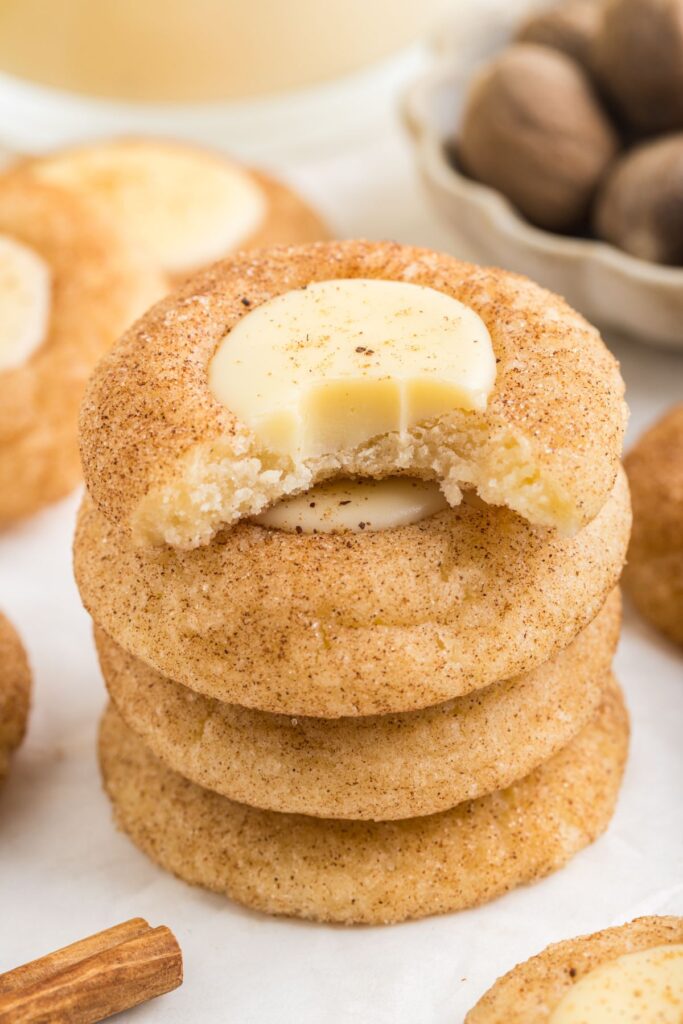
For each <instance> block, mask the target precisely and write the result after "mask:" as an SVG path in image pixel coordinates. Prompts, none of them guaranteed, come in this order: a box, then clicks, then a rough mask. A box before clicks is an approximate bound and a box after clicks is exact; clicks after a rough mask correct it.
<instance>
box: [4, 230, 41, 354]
mask: <svg viewBox="0 0 683 1024" xmlns="http://www.w3.org/2000/svg"><path fill="white" fill-rule="evenodd" d="M50 292H51V281H50V269H49V267H48V265H47V264H46V263H45V261H44V260H43V259H41V257H40V256H39V255H38V254H37V253H36V252H34V251H33V249H30V248H28V246H25V245H22V243H21V242H18V241H16V239H13V238H10V237H9V236H7V235H0V371H2V370H12V369H15V368H16V367H18V366H21V365H22V364H23V363H25V362H26V360H27V359H29V358H30V356H31V355H32V354H33V353H34V352H35V351H36V349H38V348H39V347H40V346H41V345H42V343H43V341H44V340H45V336H46V334H47V329H48V324H49V319H50V298H51V296H50Z"/></svg>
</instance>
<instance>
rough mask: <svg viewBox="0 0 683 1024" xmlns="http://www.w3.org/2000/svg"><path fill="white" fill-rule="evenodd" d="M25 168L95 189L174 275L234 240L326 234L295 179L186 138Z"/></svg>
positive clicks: (92, 193)
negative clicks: (292, 183) (289, 182)
mask: <svg viewBox="0 0 683 1024" xmlns="http://www.w3.org/2000/svg"><path fill="white" fill-rule="evenodd" d="M22 172H23V173H29V174H30V175H31V176H33V177H35V178H38V180H40V181H46V182H49V183H51V184H55V185H59V186H61V187H66V188H69V189H71V190H73V191H76V192H78V193H79V194H81V195H84V196H86V197H87V198H89V199H90V200H91V201H93V202H94V203H95V204H96V205H97V206H98V207H99V208H100V210H101V212H102V213H103V214H104V215H108V216H110V217H112V216H113V218H114V219H115V220H116V222H117V223H118V224H119V226H120V227H121V229H122V230H124V231H125V232H126V233H127V235H128V236H129V238H130V239H131V240H132V241H133V242H134V243H135V245H136V246H137V247H138V248H139V249H140V250H142V251H143V252H145V253H147V254H148V256H149V257H150V259H152V260H154V261H155V263H156V264H157V266H159V267H160V268H161V269H162V270H163V271H164V272H165V273H166V274H168V275H169V277H170V278H171V279H172V280H178V279H181V280H182V279H183V278H185V277H187V275H188V274H189V273H191V272H193V271H195V270H197V269H199V268H200V267H202V266H206V265H208V264H210V263H213V262H214V261H215V260H218V259H222V258H223V257H224V256H227V255H228V253H230V252H233V251H234V250H237V249H254V248H261V247H265V246H271V245H279V244H283V243H285V244H290V245H293V244H296V243H302V242H315V241H320V240H321V239H323V238H327V237H328V234H329V233H328V231H327V229H326V227H325V225H324V224H323V222H322V221H321V219H320V217H319V216H318V215H317V214H316V213H315V212H314V211H313V210H312V209H311V207H310V206H308V204H307V203H305V202H304V201H303V199H301V198H300V197H299V196H298V195H297V194H296V193H295V192H293V191H292V189H290V188H287V186H285V185H283V184H282V183H281V182H279V181H276V180H275V179H274V178H271V177H270V176H269V175H267V174H263V173H262V172H260V171H253V170H251V169H249V168H246V167H242V166H241V165H240V164H238V163H235V162H234V161H232V160H230V159H228V158H227V157H226V156H224V155H222V154H220V153H218V152H213V151H211V150H207V149H203V148H200V147H199V146H192V145H190V144H187V143H182V142H177V141H170V140H166V139H159V138H157V139H152V138H147V139H144V138H129V139H113V140H109V141H101V142H94V143H90V144H88V145H84V146H76V147H73V148H71V149H66V150H61V151H59V152H57V153H53V154H50V155H48V156H42V157H39V158H36V159H34V160H31V161H29V162H27V163H25V164H24V165H23V167H22Z"/></svg>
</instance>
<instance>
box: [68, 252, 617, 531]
mask: <svg viewBox="0 0 683 1024" xmlns="http://www.w3.org/2000/svg"><path fill="white" fill-rule="evenodd" d="M624 421H625V405H624V401H623V382H622V380H621V377H620V375H619V370H618V367H617V364H616V362H615V361H614V359H613V358H612V356H611V355H610V354H609V352H608V351H607V349H606V348H605V346H604V345H603V343H602V341H601V339H600V336H599V334H598V333H597V331H596V330H595V329H594V328H592V327H591V326H590V325H589V324H588V323H587V322H586V321H585V320H584V319H583V318H582V317H581V316H579V314H578V313H575V312H574V311H573V310H572V309H570V307H569V306H568V305H567V304H566V303H565V302H564V301H563V300H562V299H560V298H558V297H557V296H555V295H552V294H551V293H549V292H547V291H545V290H544V289H542V288H539V287H538V286H537V285H535V284H533V283H532V282H530V281H528V280H526V279H525V278H522V277H519V276H516V275H514V274H509V273H506V272H504V271H502V270H495V269H486V268H481V267H474V266H471V265H469V264H466V263H461V262H460V261H459V260H456V259H454V258H453V257H451V256H447V255H445V254H442V253H435V252H431V251H429V250H425V249H416V248H412V247H410V246H401V245H397V244H393V243H388V242H358V241H348V242H329V243H321V244H318V245H310V246H302V247H300V248H281V249H273V250H271V251H269V252H267V253H259V254H255V255H254V256H249V255H245V254H242V255H240V256H237V257H234V258H232V259H229V260H226V261H224V262H223V263H221V264H217V265H215V266H214V267H212V268H210V269H209V270H207V271H205V272H204V273H202V274H199V275H197V276H196V277H194V278H192V279H191V280H190V281H188V282H187V283H186V284H185V285H184V286H183V287H182V288H181V289H179V290H178V291H176V292H175V293H174V294H173V295H172V296H171V297H169V298H168V299H167V300H166V301H165V302H164V303H162V304H160V305H158V306H157V307H156V308H155V309H154V310H152V311H150V313H149V314H148V315H147V316H146V317H144V318H143V319H142V320H141V321H139V323H138V324H137V325H136V326H135V327H134V328H132V329H131V330H130V331H129V332H128V333H127V335H126V337H125V338H124V339H123V340H122V342H121V344H120V345H119V346H117V348H116V351H115V352H114V353H112V355H111V356H110V357H109V358H107V359H105V360H104V361H103V362H102V363H101V364H100V366H99V369H98V371H97V372H96V374H95V375H94V377H93V378H92V381H91V384H90V387H89V390H88V396H87V399H86V401H85V404H84V407H83V412H82V417H81V433H82V451H83V460H84V468H85V475H86V479H87V484H88V488H89V490H90V493H91V495H92V497H93V500H94V501H95V504H96V505H97V507H98V508H99V509H100V511H101V512H102V513H103V514H104V515H105V516H106V517H107V518H108V519H109V520H110V521H111V522H113V523H115V524H118V525H119V526H121V527H122V528H123V529H126V530H128V531H130V532H131V533H132V535H133V538H134V540H135V542H136V543H139V544H159V543H162V542H165V543H168V544H171V545H174V546H176V547H180V548H192V547H195V546H197V545H201V544H206V543H208V542H209V541H210V540H211V539H212V538H213V537H214V536H215V534H216V533H217V532H218V531H219V530H220V529H221V527H222V526H225V525H226V524H231V523H234V522H236V521H237V520H239V519H241V518H243V517H245V516H250V515H254V514H257V513H259V512H260V511H262V510H263V509H264V508H266V507H267V506H269V505H272V504H273V503H274V502H276V501H278V500H279V499H280V498H282V497H283V496H285V495H288V494H293V493H295V492H300V491H305V490H306V489H308V488H310V487H311V486H313V485H314V484H315V483H316V482H319V481H321V480H323V479H327V478H331V477H335V476H353V475H357V476H361V477H386V476H390V475H394V474H396V473H399V474H405V475H411V476H417V477H421V478H423V479H434V480H437V481H439V482H440V484H441V486H442V489H443V491H444V493H445V495H446V497H447V499H448V501H449V502H450V503H451V504H452V505H457V504H458V502H459V501H460V499H461V496H462V490H463V488H468V489H476V490H477V491H478V493H479V495H480V496H481V497H482V498H483V499H484V500H485V501H486V502H488V503H490V504H493V505H502V506H507V507H509V508H511V509H514V510H515V511H516V512H518V513H519V514H520V515H522V516H524V517H525V518H526V519H528V520H529V521H530V522H532V523H535V524H540V525H543V526H546V527H552V528H557V529H559V530H560V531H561V532H563V533H565V534H571V533H573V532H576V530H577V529H578V528H580V527H582V526H585V525H586V524H587V523H589V522H590V521H591V520H592V519H593V518H594V517H595V516H596V515H597V514H598V512H599V511H600V509H601V508H602V506H603V504H604V503H605V501H606V500H607V498H608V496H609V493H610V490H611V488H612V487H613V485H614V479H615V475H616V472H617V465H618V460H619V455H620V450H621V442H622V434H623V429H624Z"/></svg>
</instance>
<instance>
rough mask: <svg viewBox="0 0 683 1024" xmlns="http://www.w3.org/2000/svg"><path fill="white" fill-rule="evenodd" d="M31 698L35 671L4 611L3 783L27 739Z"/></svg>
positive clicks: (0, 683)
mask: <svg viewBox="0 0 683 1024" xmlns="http://www.w3.org/2000/svg"><path fill="white" fill-rule="evenodd" d="M30 699H31V669H30V667H29V663H28V659H27V657H26V652H25V650H24V647H23V644H22V642H21V640H20V638H19V634H18V633H17V631H16V630H15V628H14V626H13V625H12V623H11V622H10V621H9V619H8V618H6V616H5V615H3V614H2V612H0V780H2V779H3V778H4V776H5V775H6V774H7V770H8V768H9V761H10V756H11V755H12V753H13V752H14V750H16V748H17V747H18V746H19V744H20V743H21V741H22V739H23V738H24V733H25V731H26V721H27V718H28V712H29V703H30Z"/></svg>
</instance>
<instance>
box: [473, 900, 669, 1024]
mask: <svg viewBox="0 0 683 1024" xmlns="http://www.w3.org/2000/svg"><path fill="white" fill-rule="evenodd" d="M682 1015H683V917H639V918H637V919H636V920H635V921H631V923H630V924H625V925H622V926H621V927H620V928H608V929H606V931H603V932H596V933H595V934H593V935H582V936H580V937H579V938H577V939H569V940H568V941H566V942H558V943H555V944H554V945H552V946H548V947H547V949H544V950H543V952H542V953H539V954H538V956H535V957H532V959H531V960H527V961H526V963H523V964H519V965H518V966H517V967H515V968H514V969H513V970H512V971H510V972H509V974H506V975H505V976H504V977H502V978H500V979H499V980H498V981H497V982H496V984H495V985H494V986H493V988H491V989H490V990H489V991H488V992H487V993H486V995H485V996H484V997H483V999H481V1000H480V1001H479V1002H478V1003H477V1005H476V1006H475V1007H474V1009H473V1010H471V1011H470V1012H469V1013H468V1015H467V1017H466V1018H465V1024H588V1022H590V1024H606V1022H608V1021H614V1022H616V1021H620V1022H623V1024H636V1022H639V1021H641V1022H642V1024H655V1022H658V1024H678V1022H679V1021H680V1020H681V1017H682Z"/></svg>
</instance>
